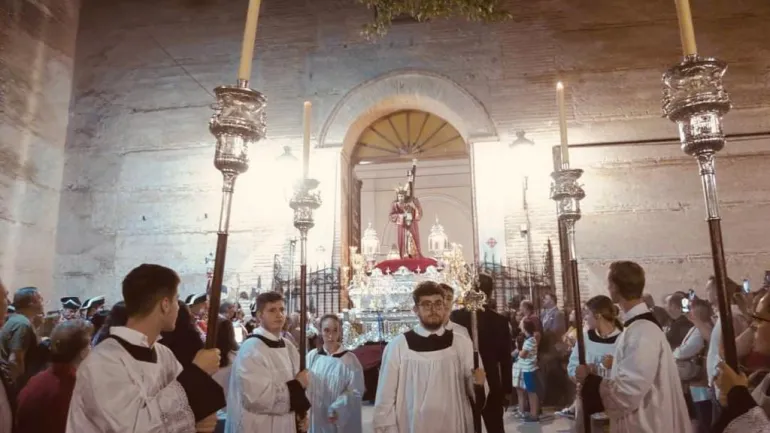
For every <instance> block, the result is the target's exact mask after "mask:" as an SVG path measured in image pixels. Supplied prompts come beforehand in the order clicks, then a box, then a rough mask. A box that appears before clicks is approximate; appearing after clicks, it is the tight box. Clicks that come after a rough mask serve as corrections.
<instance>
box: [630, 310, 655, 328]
mask: <svg viewBox="0 0 770 433" xmlns="http://www.w3.org/2000/svg"><path fill="white" fill-rule="evenodd" d="M637 320H647V321H650V322H652V323H654V324H655V326H657V327H658V328H660V329H661V330H662V329H663V327H661V326H660V323H658V321H657V319H655V316H654V315H653V314H652V312H650V311H648V312H646V313H643V314H640V315H638V316H634V317H632V318H630V319H628V320H626V323H624V324H623V327H624V328H628V327H629V326H631V324H632V323H634V322H636V321H637Z"/></svg>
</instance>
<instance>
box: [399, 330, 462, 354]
mask: <svg viewBox="0 0 770 433" xmlns="http://www.w3.org/2000/svg"><path fill="white" fill-rule="evenodd" d="M404 337H406V344H407V346H409V350H413V351H415V352H436V351H439V350H444V349H448V348H450V347H452V341H453V340H454V335H453V334H452V331H450V330H445V331H444V333H443V334H442V335H436V334H431V335H429V336H428V337H423V336H422V335H420V334H418V333H416V332H414V330H411V331H409V332H405V333H404Z"/></svg>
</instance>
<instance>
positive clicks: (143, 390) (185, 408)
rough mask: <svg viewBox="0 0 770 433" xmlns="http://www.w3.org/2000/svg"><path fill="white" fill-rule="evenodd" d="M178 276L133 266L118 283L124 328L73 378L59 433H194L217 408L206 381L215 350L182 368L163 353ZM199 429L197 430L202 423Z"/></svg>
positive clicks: (220, 398)
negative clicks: (124, 313)
mask: <svg viewBox="0 0 770 433" xmlns="http://www.w3.org/2000/svg"><path fill="white" fill-rule="evenodd" d="M178 286H179V276H178V275H177V274H176V272H174V271H173V270H171V269H169V268H166V267H163V266H159V265H147V264H144V265H141V266H139V267H137V268H135V269H134V270H132V271H131V272H129V273H128V275H126V278H125V279H124V280H123V298H124V301H125V304H126V311H127V313H128V323H126V326H116V327H113V328H111V329H110V336H109V337H108V338H107V339H105V340H104V341H103V342H102V343H100V344H99V345H98V346H96V347H95V348H94V349H93V351H92V352H91V354H90V355H89V356H88V357H87V358H86V359H85V361H84V362H83V363H82V364H81V365H80V367H79V368H78V371H77V381H76V383H75V390H74V392H73V394H72V400H71V402H70V408H69V416H68V418H67V433H103V432H110V433H194V432H195V431H196V422H199V421H203V422H205V421H208V420H209V418H210V416H211V415H213V414H216V411H217V410H218V409H220V408H222V407H224V405H225V397H224V393H223V392H222V388H221V387H220V386H219V385H218V384H217V383H216V382H215V381H214V380H213V379H212V378H211V374H212V373H213V372H215V371H216V370H217V369H218V368H219V351H218V350H217V349H211V350H201V351H199V352H198V354H196V356H195V359H193V363H192V365H190V366H189V367H186V368H184V369H183V368H182V366H181V365H180V364H179V362H178V361H177V360H176V358H175V357H174V354H173V353H172V352H171V350H170V349H168V348H167V347H166V346H164V345H162V344H155V343H156V342H157V340H158V339H159V336H160V333H161V332H162V331H173V330H174V326H175V324H176V318H177V314H178V312H179V304H178V290H177V289H178ZM202 424H203V423H202Z"/></svg>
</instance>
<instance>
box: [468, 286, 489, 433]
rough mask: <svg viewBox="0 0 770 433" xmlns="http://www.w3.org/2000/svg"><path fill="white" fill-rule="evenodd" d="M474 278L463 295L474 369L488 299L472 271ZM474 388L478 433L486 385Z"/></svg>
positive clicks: (475, 421) (477, 432)
mask: <svg viewBox="0 0 770 433" xmlns="http://www.w3.org/2000/svg"><path fill="white" fill-rule="evenodd" d="M471 275H472V276H473V278H470V281H469V284H470V285H472V287H469V288H468V289H467V291H466V293H465V295H464V297H463V303H464V305H465V309H467V310H468V311H469V312H470V313H471V339H472V340H473V369H474V370H476V369H478V368H479V319H478V312H479V311H480V310H483V309H484V304H485V303H486V301H487V297H486V295H484V293H483V292H482V291H481V290H479V287H478V284H476V278H475V275H476V273H475V272H472V273H471ZM473 389H474V394H475V395H474V397H475V398H474V405H475V406H476V407H475V408H474V410H473V428H474V430H475V431H476V433H481V410H482V409H483V407H482V406H481V404H480V403H481V400H482V399H483V396H484V386H483V385H477V384H476V383H475V382H474V384H473Z"/></svg>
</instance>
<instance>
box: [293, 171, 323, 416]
mask: <svg viewBox="0 0 770 433" xmlns="http://www.w3.org/2000/svg"><path fill="white" fill-rule="evenodd" d="M317 187H318V181H317V180H315V179H308V178H303V179H302V180H301V181H300V182H299V183H298V184H297V189H296V191H295V193H294V197H292V199H291V202H290V203H289V206H290V207H291V208H292V209H293V210H294V227H296V228H297V230H299V235H300V237H299V239H300V241H299V246H300V250H299V251H300V254H299V256H300V267H299V298H300V299H299V310H300V311H299V314H300V316H299V329H300V330H299V369H300V371H302V370H305V369H307V233H308V231H309V230H310V229H311V228H313V226H314V225H315V221H314V220H313V211H314V210H316V209H318V207H319V206H321V196H320V194H319V193H318V191H314V190H315V189H316V188H317ZM305 418H307V412H304V413H297V430H298V431H301V430H300V428H299V426H300V425H301V424H302V421H303V420H304V419H305Z"/></svg>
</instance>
